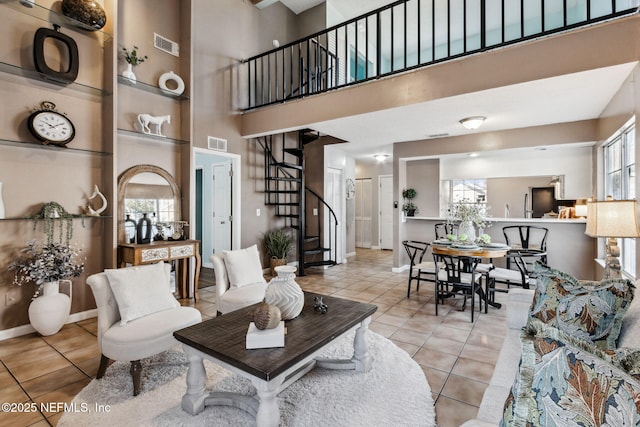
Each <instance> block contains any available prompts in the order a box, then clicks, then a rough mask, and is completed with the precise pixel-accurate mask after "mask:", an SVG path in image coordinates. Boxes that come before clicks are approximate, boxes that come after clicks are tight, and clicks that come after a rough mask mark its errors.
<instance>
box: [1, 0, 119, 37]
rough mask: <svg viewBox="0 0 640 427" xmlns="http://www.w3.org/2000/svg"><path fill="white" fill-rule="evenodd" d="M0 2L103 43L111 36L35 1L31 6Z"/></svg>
mask: <svg viewBox="0 0 640 427" xmlns="http://www.w3.org/2000/svg"><path fill="white" fill-rule="evenodd" d="M24 3H27V2H24ZM57 3H58V4H59V5H61V4H62V2H57ZM0 4H3V5H4V6H6V7H9V8H11V9H14V10H16V11H18V12H20V13H24V14H26V15H30V16H33V17H34V18H37V19H40V20H41V21H44V22H47V23H49V24H53V25H59V26H60V27H63V28H69V29H71V30H74V31H77V32H78V34H83V35H84V36H86V37H94V38H96V39H98V40H100V41H101V42H102V43H103V44H104V42H106V41H108V40H111V39H112V38H113V37H112V36H111V34H109V33H106V32H104V31H102V30H96V29H95V28H93V27H90V26H88V25H86V24H83V23H82V22H80V21H76V20H75V19H72V18H69V17H68V16H65V15H63V14H62V13H61V12H58V11H55V10H52V9H49V8H46V7H44V6H41V5H39V4H38V3H37V1H34V2H33V3H30V4H31V6H25V5H24V4H23V2H21V1H20V0H9V1H4V2H2V3H0ZM48 26H50V25H48Z"/></svg>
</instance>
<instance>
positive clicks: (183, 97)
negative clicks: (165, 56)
mask: <svg viewBox="0 0 640 427" xmlns="http://www.w3.org/2000/svg"><path fill="white" fill-rule="evenodd" d="M118 83H120V84H122V85H125V86H129V87H132V88H135V89H140V90H142V91H145V92H149V93H155V94H156V95H162V96H166V97H167V98H173V99H179V100H180V101H184V100H187V99H189V97H188V96H187V95H184V94H182V95H176V94H175V93H171V92H167V91H166V90H163V89H160V88H159V87H158V86H154V85H150V84H148V83H144V82H141V81H136V82H134V81H133V80H131V79H128V78H127V77H124V76H121V75H118Z"/></svg>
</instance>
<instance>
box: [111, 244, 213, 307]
mask: <svg viewBox="0 0 640 427" xmlns="http://www.w3.org/2000/svg"><path fill="white" fill-rule="evenodd" d="M191 258H195V262H196V264H195V275H194V280H193V282H194V283H193V299H194V301H195V302H197V301H198V280H199V279H200V264H201V259H200V241H199V240H160V241H155V242H151V243H145V244H135V243H121V244H119V245H118V265H119V266H120V267H125V266H126V265H127V264H131V265H143V264H152V263H154V262H158V261H173V260H177V261H178V272H179V273H180V275H179V276H178V275H176V282H178V283H176V288H177V289H178V291H179V294H180V298H188V297H190V296H191V292H190V287H189V286H187V284H188V282H189V280H188V277H189V276H188V271H189V268H188V263H189V260H190V259H191Z"/></svg>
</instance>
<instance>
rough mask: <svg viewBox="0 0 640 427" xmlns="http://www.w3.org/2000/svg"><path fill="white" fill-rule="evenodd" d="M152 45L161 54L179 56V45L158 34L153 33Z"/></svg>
mask: <svg viewBox="0 0 640 427" xmlns="http://www.w3.org/2000/svg"><path fill="white" fill-rule="evenodd" d="M153 45H154V46H155V47H156V48H158V49H160V50H161V51H163V52H167V53H169V54H171V55H173V56H180V45H179V44H178V43H176V42H173V41H171V40H169V39H167V38H165V37H162V36H161V35H160V34H158V33H153Z"/></svg>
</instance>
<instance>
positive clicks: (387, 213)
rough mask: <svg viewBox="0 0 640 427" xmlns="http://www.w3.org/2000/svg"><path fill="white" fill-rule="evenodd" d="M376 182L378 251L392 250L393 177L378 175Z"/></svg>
mask: <svg viewBox="0 0 640 427" xmlns="http://www.w3.org/2000/svg"><path fill="white" fill-rule="evenodd" d="M378 181H379V182H380V185H379V186H378V212H379V217H378V218H379V222H378V236H380V249H393V175H380V176H379V177H378Z"/></svg>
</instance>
